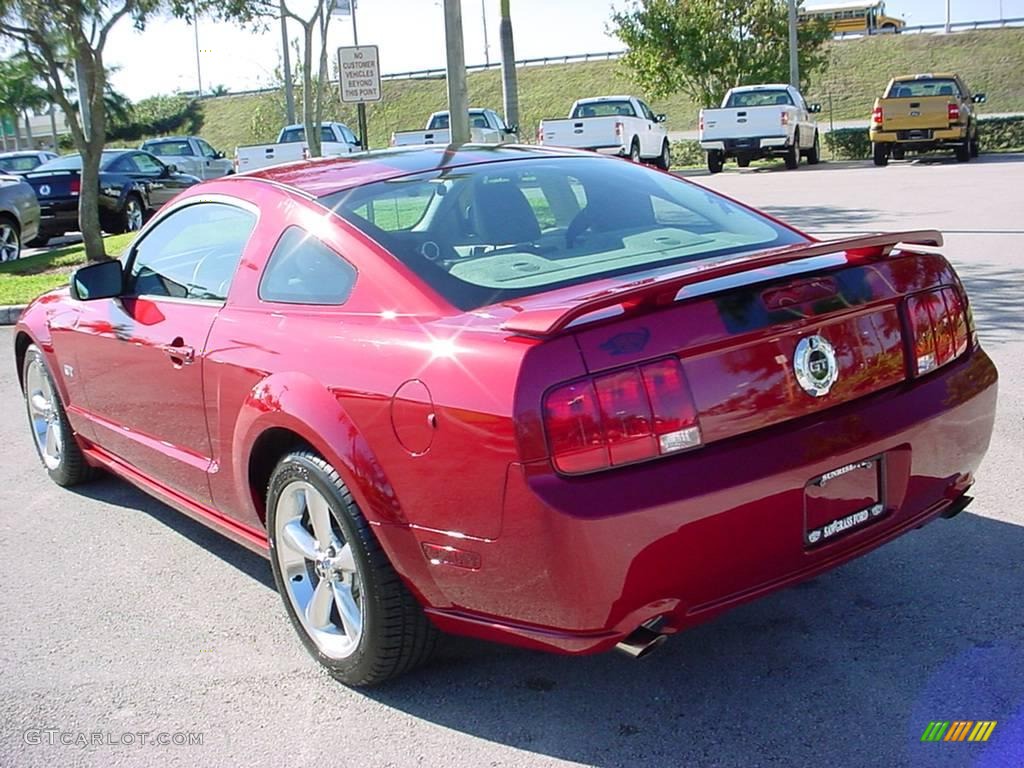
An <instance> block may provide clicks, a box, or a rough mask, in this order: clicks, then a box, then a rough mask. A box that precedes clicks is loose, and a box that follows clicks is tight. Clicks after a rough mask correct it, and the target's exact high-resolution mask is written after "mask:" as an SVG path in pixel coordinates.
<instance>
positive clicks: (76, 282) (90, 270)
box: [71, 259, 124, 301]
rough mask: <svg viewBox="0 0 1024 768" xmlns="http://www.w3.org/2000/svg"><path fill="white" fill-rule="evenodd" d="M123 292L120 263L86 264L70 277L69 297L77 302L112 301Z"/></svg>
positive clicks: (122, 274) (113, 261) (122, 272)
mask: <svg viewBox="0 0 1024 768" xmlns="http://www.w3.org/2000/svg"><path fill="white" fill-rule="evenodd" d="M123 291H124V271H123V268H122V267H121V262H120V261H116V260H113V259H112V260H110V261H101V262H99V263H97V264H87V265H86V266H84V267H79V268H78V269H77V270H75V272H74V274H72V275H71V297H72V298H74V299H77V300H78V301H92V300H94V299H112V298H114V297H115V296H120V295H121V293H122V292H123Z"/></svg>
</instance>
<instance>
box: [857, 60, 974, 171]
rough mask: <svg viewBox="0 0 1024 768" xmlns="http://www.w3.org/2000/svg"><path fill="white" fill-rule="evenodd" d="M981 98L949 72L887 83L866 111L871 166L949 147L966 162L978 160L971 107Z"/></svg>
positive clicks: (905, 76)
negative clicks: (872, 161)
mask: <svg viewBox="0 0 1024 768" xmlns="http://www.w3.org/2000/svg"><path fill="white" fill-rule="evenodd" d="M984 103H985V94H983V93H976V94H974V95H972V94H971V91H970V89H969V88H968V87H967V85H966V83H964V81H963V80H962V79H961V78H960V76H959V75H955V74H953V73H951V72H947V73H936V74H923V75H903V76H900V77H894V78H893V79H892V80H890V81H889V85H888V87H886V89H885V93H884V94H883V95H882V97H881V98H880V99H875V106H874V109H873V110H872V112H871V129H870V135H871V146H872V149H873V153H872V154H873V156H874V161H875V165H887V164H888V163H889V158H890V157H892V158H893V159H894V160H902V159H903V158H904V156H905V154H906V153H907V152H931V151H934V150H943V149H952V150H953V152H954V153H955V155H956V159H957V160H958V161H959V162H961V163H966V162H967V161H968V160H970V159H971V158H972V157H977V156H978V151H979V148H978V116H977V114H975V109H974V105H975V104H984Z"/></svg>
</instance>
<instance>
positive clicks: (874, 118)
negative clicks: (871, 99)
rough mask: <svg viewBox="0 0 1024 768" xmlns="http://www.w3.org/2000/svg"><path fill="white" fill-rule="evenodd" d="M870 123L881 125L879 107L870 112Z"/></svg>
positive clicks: (880, 110)
mask: <svg viewBox="0 0 1024 768" xmlns="http://www.w3.org/2000/svg"><path fill="white" fill-rule="evenodd" d="M871 122H872V123H874V124H875V125H881V124H882V108H881V107H875V108H874V109H873V110H871Z"/></svg>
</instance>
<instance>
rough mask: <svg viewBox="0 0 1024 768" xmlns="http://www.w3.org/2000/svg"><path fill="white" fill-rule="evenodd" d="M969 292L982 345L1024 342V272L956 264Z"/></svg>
mask: <svg viewBox="0 0 1024 768" xmlns="http://www.w3.org/2000/svg"><path fill="white" fill-rule="evenodd" d="M953 266H954V267H955V268H956V271H957V272H958V273H959V275H960V278H961V279H962V280H963V282H964V286H965V287H966V288H967V295H968V296H969V297H970V301H971V312H972V314H973V315H974V323H975V325H976V327H977V329H978V334H979V335H980V336H981V341H982V344H986V343H1004V342H1009V341H1019V340H1020V339H1022V338H1024V311H1022V307H1024V298H1022V297H1024V271H1022V270H1020V269H1010V268H1008V267H1005V266H999V265H995V264H986V263H984V262H980V263H979V262H974V261H968V262H963V263H961V262H954V264H953Z"/></svg>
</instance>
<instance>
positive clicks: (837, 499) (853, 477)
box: [803, 455, 888, 549]
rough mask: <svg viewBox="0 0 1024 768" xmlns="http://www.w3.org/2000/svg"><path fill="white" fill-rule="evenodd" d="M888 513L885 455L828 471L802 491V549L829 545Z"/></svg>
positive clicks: (811, 481)
mask: <svg viewBox="0 0 1024 768" xmlns="http://www.w3.org/2000/svg"><path fill="white" fill-rule="evenodd" d="M887 511H888V507H887V504H886V494H885V456H884V455H877V456H871V457H869V458H866V459H861V460H858V461H854V462H850V463H849V464H844V465H843V466H841V467H836V468H835V469H832V470H829V471H828V472H825V473H824V474H821V475H818V476H817V477H814V478H812V479H811V480H810V481H809V482H808V483H807V485H806V486H805V487H804V521H803V538H804V547H805V548H806V549H816V548H818V547H822V546H825V545H827V544H831V543H833V542H835V541H837V540H839V539H841V538H844V537H846V536H847V535H849V534H852V533H854V532H856V531H860V530H863V529H864V528H866V527H869V526H870V525H871V524H872V523H874V522H876V521H877V520H879V519H881V518H883V517H885V515H886V512H887Z"/></svg>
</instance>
